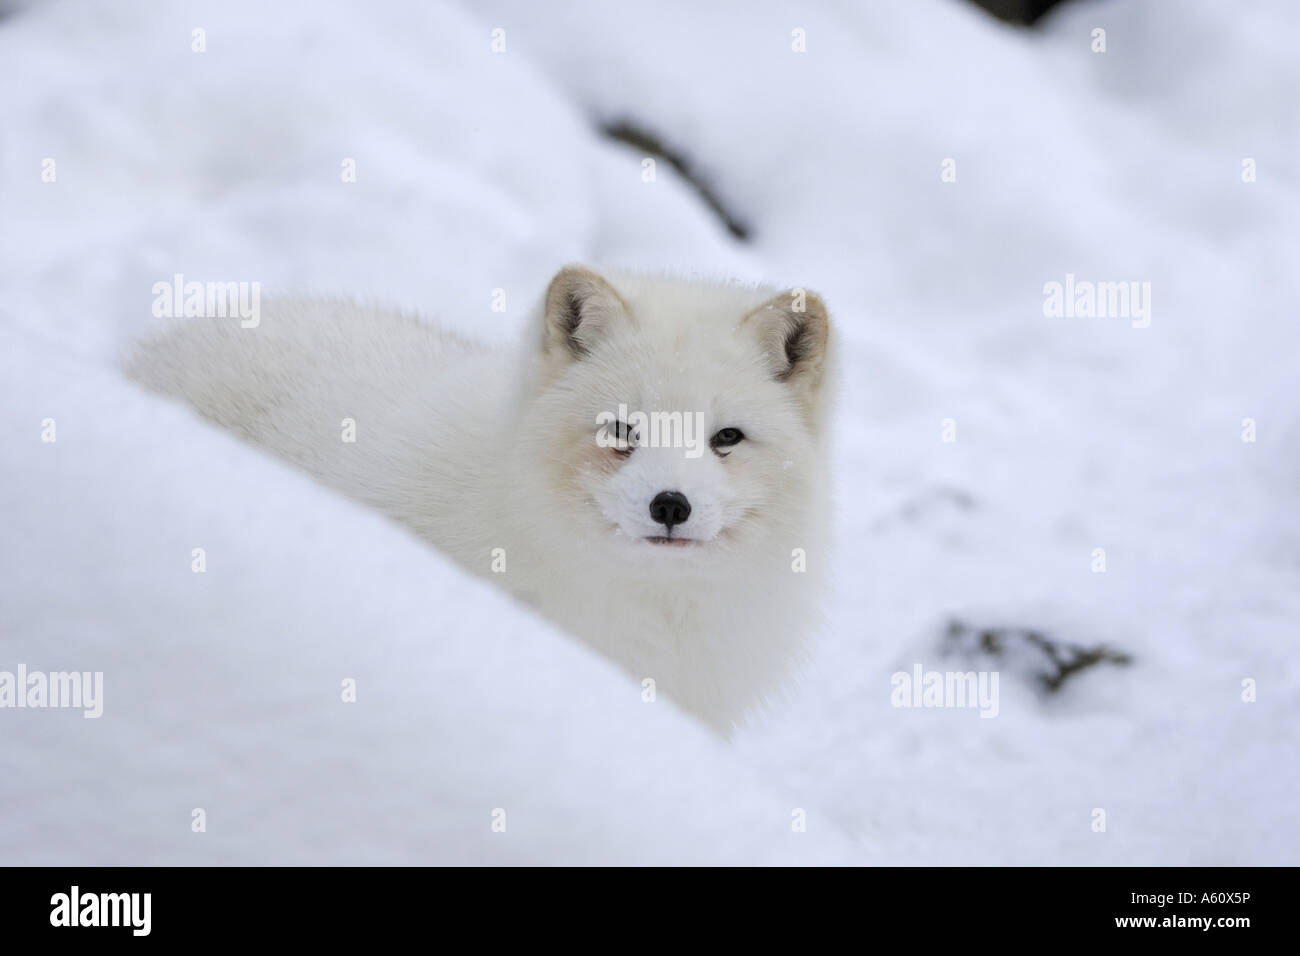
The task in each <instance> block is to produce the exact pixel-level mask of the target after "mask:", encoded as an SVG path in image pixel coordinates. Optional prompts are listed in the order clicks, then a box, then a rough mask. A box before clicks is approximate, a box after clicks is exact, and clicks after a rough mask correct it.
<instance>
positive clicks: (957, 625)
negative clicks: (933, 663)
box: [944, 620, 1133, 694]
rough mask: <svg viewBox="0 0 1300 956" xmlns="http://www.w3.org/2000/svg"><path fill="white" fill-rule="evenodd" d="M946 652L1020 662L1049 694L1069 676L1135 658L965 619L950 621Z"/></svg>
mask: <svg viewBox="0 0 1300 956" xmlns="http://www.w3.org/2000/svg"><path fill="white" fill-rule="evenodd" d="M944 653H945V654H949V653H956V654H962V655H965V656H982V657H996V658H1001V659H1003V660H1007V661H1010V662H1011V663H1012V665H1013V667H1014V666H1015V665H1017V664H1019V665H1021V666H1022V667H1023V668H1024V669H1025V670H1027V671H1028V672H1029V673H1030V674H1031V675H1032V677H1033V678H1035V679H1037V680H1038V681H1039V683H1040V684H1041V685H1042V687H1043V689H1044V690H1045V691H1047V692H1048V693H1049V694H1050V693H1054V692H1056V691H1058V690H1060V689H1061V685H1062V684H1064V683H1065V682H1066V681H1067V680H1068V679H1069V678H1071V677H1073V676H1074V675H1075V674H1077V673H1079V672H1080V671H1085V670H1088V669H1089V668H1091V667H1095V666H1096V665H1098V664H1115V665H1118V666H1121V667H1122V666H1125V665H1127V664H1131V663H1132V662H1133V658H1132V657H1130V656H1129V655H1128V654H1125V653H1124V652H1123V651H1117V650H1114V649H1112V648H1109V647H1106V646H1105V645H1104V644H1098V645H1097V646H1095V647H1082V646H1080V645H1078V644H1071V643H1068V642H1066V641H1058V640H1054V639H1052V638H1050V637H1048V636H1047V635H1046V634H1044V633H1043V632H1041V631H1037V630H1034V629H1032V628H1023V627H983V628H980V627H975V626H973V625H970V624H966V623H965V622H963V621H957V620H952V621H949V622H948V630H947V633H946V634H945V635H944Z"/></svg>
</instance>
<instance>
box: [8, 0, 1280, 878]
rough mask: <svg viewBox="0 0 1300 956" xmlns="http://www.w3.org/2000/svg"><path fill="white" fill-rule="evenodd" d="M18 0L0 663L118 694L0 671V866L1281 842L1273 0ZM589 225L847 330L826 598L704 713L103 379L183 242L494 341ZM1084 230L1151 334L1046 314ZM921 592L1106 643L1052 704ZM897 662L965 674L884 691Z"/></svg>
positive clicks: (1037, 851) (643, 261) (901, 858)
mask: <svg viewBox="0 0 1300 956" xmlns="http://www.w3.org/2000/svg"><path fill="white" fill-rule="evenodd" d="M6 7H7V8H8V9H9V10H11V13H10V14H9V15H8V16H7V17H6V18H5V19H0V63H3V64H4V76H5V78H6V82H4V83H3V84H0V130H2V131H3V132H2V134H0V347H2V351H0V429H3V443H2V444H0V518H2V525H0V528H2V530H3V538H2V539H0V671H3V670H13V669H14V668H15V667H16V666H17V665H18V664H19V663H23V664H25V665H26V666H27V667H28V668H30V669H33V670H35V669H40V670H45V671H57V670H66V669H77V670H92V671H93V670H102V671H103V672H104V682H105V703H104V715H103V717H101V718H100V719H98V720H84V719H83V718H82V717H81V716H80V714H78V713H73V712H55V711H39V710H8V709H0V862H9V863H13V862H21V863H47V862H60V863H74V862H90V863H110V862H123V863H135V862H196V863H201V862H238V861H258V862H273V861H281V862H331V861H340V862H341V861H368V862H398V861H400V862H421V861H424V862H540V861H547V862H597V861H609V862H667V861H682V862H810V863H819V862H863V863H975V862H990V863H1001V862H1023V863H1124V864H1129V863H1132V864H1142V863H1151V864H1180V863H1291V864H1295V863H1300V819H1297V818H1298V817H1300V811H1298V810H1297V806H1298V805H1300V801H1297V799H1296V796H1295V795H1296V792H1297V784H1298V783H1300V770H1298V769H1297V768H1298V767H1300V666H1297V664H1296V663H1295V659H1294V657H1293V656H1292V653H1291V651H1292V648H1293V647H1294V646H1295V643H1296V635H1297V633H1298V630H1297V628H1298V626H1300V625H1298V624H1297V622H1300V374H1298V373H1297V371H1296V364H1297V356H1298V355H1300V323H1298V322H1297V319H1298V318H1300V314H1298V313H1300V306H1297V303H1300V268H1298V266H1300V59H1297V58H1296V56H1295V55H1294V49H1293V48H1294V40H1295V38H1296V37H1297V36H1300V8H1297V7H1296V6H1295V5H1294V4H1292V3H1289V2H1288V0H1273V2H1258V3H1250V4H1247V3H1241V4H1235V5H1230V6H1225V5H1224V4H1222V3H1219V2H1215V0H1178V2H1174V0H1168V2H1155V0H1148V2H1135V0H1129V2H1123V0H1104V2H1077V3H1074V4H1067V5H1066V7H1065V8H1064V9H1063V10H1061V11H1060V12H1059V13H1057V14H1056V15H1054V16H1053V17H1051V18H1049V19H1048V21H1047V22H1046V23H1045V24H1044V25H1043V27H1042V29H1040V30H1036V31H1032V32H1027V31H1022V30H1017V29H1013V28H1009V27H1005V26H1002V25H1000V24H998V23H996V22H994V21H992V20H990V19H989V18H987V17H985V16H984V15H982V14H981V13H980V12H979V11H976V10H974V9H972V8H969V7H968V6H967V5H966V4H964V3H958V2H955V0H907V2H896V3H873V4H860V5H858V4H834V3H829V2H827V3H821V4H804V5H800V6H799V7H798V9H797V12H791V9H790V8H789V6H788V5H785V4H776V3H753V2H746V3H740V2H734V3H710V4H699V3H689V2H671V3H661V4H656V5H654V6H653V7H651V8H643V7H640V6H638V7H636V9H635V10H634V11H633V10H632V9H631V8H629V7H628V6H627V5H624V4H609V3H599V2H594V0H593V2H583V3H574V2H565V3H563V4H547V5H539V4H535V3H528V2H522V0H519V2H498V0H491V2H479V3H474V4H469V3H466V4H464V5H463V6H459V5H454V4H431V3H422V2H416V0H412V2H401V3H397V2H378V3H367V4H352V3H343V2H312V3H305V2H304V3H297V4H274V5H268V4H263V3H257V2H228V0H227V2H148V3H128V2H120V3H113V4H103V3H94V2H90V0H74V2H64V3H58V2H55V3H40V4H26V3H17V4H8V5H6ZM543 7H544V9H543ZM1099 28H1100V29H1104V30H1105V31H1106V33H1105V39H1106V50H1105V52H1104V53H1101V52H1094V51H1093V45H1094V43H1095V39H1094V30H1096V29H1099ZM196 29H197V30H202V31H203V33H202V34H201V38H202V41H203V45H204V47H205V49H204V50H203V52H195V51H194V49H193V45H194V44H195V42H196V41H195V33H194V31H195V30H196ZM496 30H501V31H504V32H503V33H496V34H495V43H496V46H497V48H498V50H499V49H500V46H501V43H502V42H504V50H503V51H500V52H494V49H493V47H494V31H496ZM797 30H801V31H803V34H802V36H803V38H804V42H805V46H806V50H805V52H794V51H793V50H792V43H793V42H795V40H794V38H793V37H792V33H793V31H797ZM620 120H625V121H631V122H633V123H635V124H636V125H637V126H639V127H641V128H643V129H645V130H646V131H648V132H650V133H653V134H654V135H656V136H658V137H659V138H661V139H662V140H663V141H664V142H666V143H668V144H670V145H671V147H672V148H673V149H675V150H677V151H679V152H681V153H682V154H684V155H685V156H687V157H688V158H689V159H690V160H691V162H692V165H693V166H694V167H695V168H696V169H698V170H699V171H700V174H701V175H702V176H704V177H705V178H706V179H707V180H708V181H709V183H710V185H711V186H712V188H714V189H715V191H716V192H717V193H718V194H719V195H720V196H721V199H722V201H723V202H724V204H725V205H726V206H727V207H728V208H729V209H730V210H732V211H733V212H734V213H735V214H736V216H737V217H738V218H740V219H741V220H743V221H744V222H745V223H747V224H748V225H749V226H750V228H751V230H752V238H751V241H749V242H738V241H736V240H735V239H733V238H732V237H731V236H729V235H728V234H727V232H726V231H725V229H723V227H722V226H721V224H720V223H719V221H718V220H717V218H716V217H715V216H714V215H713V213H712V212H711V211H710V210H709V209H708V208H707V207H706V206H705V204H704V203H702V202H701V201H700V199H699V197H698V196H697V195H696V193H695V191H694V190H693V188H691V186H690V185H689V184H688V183H686V182H684V181H683V180H682V178H681V177H679V176H678V175H677V174H676V173H674V172H673V170H672V169H671V168H670V167H669V166H668V164H667V163H665V162H659V163H658V166H657V169H656V173H657V175H656V178H655V181H653V182H645V181H643V178H642V169H643V166H642V161H643V159H644V158H645V157H644V156H643V154H641V153H639V152H637V151H636V150H634V149H632V148H630V147H628V146H626V145H623V144H621V143H617V142H613V141H611V140H609V139H608V138H605V137H603V136H601V135H600V134H599V132H598V127H599V125H600V124H601V123H607V122H614V121H620ZM349 159H350V160H353V161H355V168H356V181H355V182H344V181H343V177H342V176H341V171H342V169H343V168H344V164H345V162H346V161H347V160H349ZM48 160H52V161H53V167H52V169H53V171H54V179H53V181H52V182H48V181H44V180H45V179H48V178H49V170H50V169H51V166H50V164H49V163H48V162H47V161H48ZM949 160H951V163H949V162H947V161H949ZM1247 160H1251V161H1253V163H1250V164H1246V163H1245V161H1247ZM1244 164H1245V165H1247V166H1250V167H1251V168H1253V170H1254V173H1255V176H1254V181H1250V182H1247V181H1243V168H1244ZM954 172H955V181H946V180H952V179H953V175H952V174H953V173H954ZM43 173H44V175H43ZM570 260H582V261H588V262H593V263H596V264H630V265H634V266H640V267H651V268H656V267H675V268H682V269H687V270H691V271H699V272H706V273H725V274H730V275H738V276H744V277H751V278H758V277H761V278H764V279H767V280H769V281H773V282H785V283H789V284H794V285H806V286H809V287H811V288H815V289H817V290H818V291H819V292H821V293H822V294H823V296H824V297H825V298H826V300H827V301H828V303H829V304H830V306H831V308H832V312H833V315H834V316H835V319H836V321H837V332H838V334H839V339H840V343H841V347H842V363H843V371H844V375H843V393H842V402H841V410H840V415H839V418H838V436H837V437H838V441H837V460H836V476H837V484H838V509H837V514H838V515H839V519H838V522H837V531H838V536H837V549H836V561H835V568H834V573H835V577H836V590H835V596H834V600H833V604H832V607H831V614H830V619H831V626H830V628H829V631H828V633H827V635H826V638H825V641H824V643H823V645H822V646H821V648H820V651H819V653H818V655H817V657H816V660H815V662H814V665H813V667H812V668H811V669H810V672H809V673H808V674H807V675H805V677H804V679H803V681H802V682H801V684H800V685H799V688H798V690H797V692H796V693H795V695H794V699H793V700H792V701H791V702H790V703H789V704H788V705H787V706H785V707H783V708H781V709H779V710H777V711H776V712H774V713H773V714H771V715H770V716H769V717H767V718H766V719H765V720H764V721H763V722H762V723H760V724H757V725H755V726H752V727H750V728H748V729H746V730H745V731H744V732H743V733H742V734H741V735H740V736H739V737H738V739H736V740H735V741H734V742H732V743H729V744H723V743H721V742H719V741H716V740H714V739H712V738H711V737H710V736H709V735H708V734H707V733H705V732H704V731H703V730H701V729H699V728H698V727H696V726H694V725H693V724H692V723H691V722H690V721H688V720H687V719H685V718H684V717H682V716H680V715H678V714H677V713H675V712H674V711H673V710H672V709H671V707H670V705H668V704H667V703H666V702H664V701H662V700H661V701H658V702H656V703H654V704H653V705H647V704H644V703H642V701H641V698H640V689H639V688H637V687H636V686H634V685H632V684H630V683H629V682H627V681H625V680H624V678H622V677H621V676H620V675H619V674H618V673H617V672H616V671H615V670H614V669H613V668H612V667H610V666H609V665H607V664H606V663H604V662H603V661H600V660H598V659H596V658H595V657H593V656H592V655H591V654H590V653H588V652H587V651H586V650H585V649H584V648H582V647H580V646H578V645H576V644H575V643H574V642H572V641H571V640H569V639H568V638H566V637H564V636H563V635H561V634H558V633H557V632H555V631H554V630H553V629H552V628H550V627H548V626H546V625H545V624H543V623H541V622H539V621H537V620H536V619H534V618H532V617H531V616H530V615H529V614H528V612H527V611H525V610H523V609H521V608H518V607H516V606H515V605H513V604H512V603H510V602H509V601H508V600H506V599H504V598H503V597H501V596H500V595H498V594H496V593H495V592H493V591H491V590H489V589H488V588H486V586H484V585H482V584H481V583H478V582H474V581H470V580H468V579H466V578H465V577H464V576H463V575H462V574H461V573H460V572H459V571H457V570H456V569H454V568H453V567H451V566H450V565H449V564H448V563H447V562H446V561H445V560H443V559H442V558H441V556H440V555H438V554H436V553H434V552H431V551H429V550H428V549H427V548H425V547H423V546H422V545H420V544H418V543H417V542H415V541H414V540H413V539H411V538H410V537H409V536H407V535H406V534H405V533H404V532H402V531H401V530H400V529H397V528H394V527H392V526H390V525H387V524H386V523H385V522H384V521H383V520H382V519H380V518H379V517H377V516H375V515H372V514H369V513H367V512H366V511H365V510H364V509H361V508H360V507H358V506H355V505H353V504H351V503H349V502H347V501H344V500H341V499H339V498H337V497H336V496H334V495H332V494H330V493H329V492H327V491H325V490H323V489H321V488H319V487H317V486H315V485H314V484H312V483H311V482H310V481H309V480H308V479H306V478H305V477H304V476H302V475H300V474H298V473H296V472H294V471H292V470H291V469H289V468H287V467H285V466H283V465H281V464H279V463H276V462H272V461H269V460H267V459H265V458H264V457H262V456H260V455H259V454H257V453H256V452H255V451H253V450H252V449H249V448H247V447H245V446H243V445H241V444H239V443H238V442H237V441H235V440H234V439H232V438H230V437H229V436H226V435H224V434H222V433H219V432H216V431H214V430H213V429H211V428H209V427H207V426H206V425H204V424H202V423H200V422H199V421H198V420H197V419H195V418H194V416H192V415H191V414H190V413H189V412H187V411H186V410H184V409H182V408H179V407H175V406H171V405H169V404H167V403H165V402H162V401H160V400H158V399H156V398H154V397H152V396H147V395H144V394H142V393H141V392H139V391H138V390H137V389H135V388H134V387H133V386H131V385H130V384H129V383H127V382H126V381H125V380H123V379H122V378H121V376H120V375H119V374H118V373H117V372H116V371H115V362H116V359H117V357H118V356H119V355H120V354H121V352H122V350H123V349H124V348H125V346H126V344H127V343H129V342H130V341H131V339H132V338H133V337H134V336H136V335H139V334H140V333H142V332H144V331H146V330H147V329H149V328H150V326H151V324H152V323H153V322H154V321H155V320H154V319H153V318H152V315H151V308H150V307H151V304H152V301H153V293H152V291H151V290H152V287H153V285H154V283H155V282H158V281H160V280H166V279H169V278H170V277H171V276H173V275H174V274H176V273H182V274H184V275H185V276H187V277H191V278H198V279H203V280H231V281H258V282H260V283H261V285H262V288H263V290H264V294H268V295H269V294H271V293H273V292H274V293H284V292H295V291H298V292H310V293H316V294H320V293H325V294H338V295H346V296H351V297H358V298H365V299H369V300H374V301H380V302H384V303H391V304H396V305H401V306H406V307H411V308H414V309H418V310H419V311H420V312H421V313H423V314H425V315H428V316H431V317H438V318H439V319H440V320H441V321H444V322H447V323H451V324H454V325H456V326H457V327H459V328H462V329H464V330H466V331H467V332H470V333H471V334H475V335H480V336H483V337H486V338H504V337H508V336H510V335H512V334H514V333H515V332H516V331H517V330H518V328H519V325H520V323H521V322H522V320H523V317H524V313H525V311H526V309H527V308H528V306H529V305H530V304H531V302H532V300H533V299H534V298H535V297H536V296H537V295H538V294H539V293H540V291H541V289H542V287H543V284H544V283H545V281H546V279H547V278H548V277H549V276H550V274H551V273H553V272H554V270H555V269H556V268H557V267H558V266H559V265H561V264H563V263H564V262H566V261H570ZM1067 274H1070V275H1073V276H1075V277H1076V278H1077V279H1078V280H1083V281H1094V282H1120V281H1129V280H1133V281H1137V282H1140V283H1141V282H1149V283H1150V290H1151V292H1150V305H1151V309H1150V322H1149V325H1147V326H1146V327H1138V326H1141V325H1142V322H1141V321H1139V322H1137V324H1136V326H1135V322H1134V321H1133V320H1131V319H1129V318H1124V317H1107V318H1082V317H1049V316H1047V315H1045V313H1044V285H1045V284H1046V283H1050V282H1054V281H1055V282H1064V281H1065V279H1066V276H1067ZM497 289H503V290H505V295H506V302H507V309H506V311H505V312H497V311H493V309H492V303H493V290H497ZM47 419H53V420H54V423H55V425H54V427H55V429H56V434H57V440H56V441H54V442H48V441H42V433H43V432H47V431H48V426H47V425H45V424H43V423H44V422H45V421H46V420H47ZM1245 419H1250V420H1251V421H1252V422H1253V426H1254V431H1255V435H1254V437H1255V439H1256V440H1254V441H1243V430H1244V429H1245V428H1246V427H1247V426H1245V425H1243V420H1245ZM945 423H946V424H945ZM945 428H946V432H947V433H946V434H945ZM945 437H948V438H953V437H955V440H949V441H945V440H944V439H945ZM200 547H201V548H203V549H205V553H206V560H207V570H206V571H205V572H204V573H203V574H195V573H193V572H192V570H191V562H192V560H193V559H192V551H193V549H194V548H200ZM1096 549H1103V550H1104V560H1105V571H1104V573H1098V572H1097V571H1094V567H1096V566H1097V552H1096ZM950 620H958V621H960V622H963V623H964V624H967V625H969V626H971V627H973V628H975V629H980V628H993V627H1002V628H1010V629H1013V630H1014V629H1033V630H1035V631H1038V632H1041V633H1043V634H1044V635H1047V636H1048V637H1049V638H1050V639H1051V640H1052V641H1054V642H1057V643H1065V644H1068V643H1073V644H1079V645H1083V646H1093V645H1106V646H1108V647H1111V648H1114V649H1117V650H1119V651H1122V652H1124V653H1125V654H1127V655H1129V656H1130V658H1131V663H1129V664H1127V665H1123V666H1121V665H1113V664H1101V665H1098V666H1096V667H1093V668H1090V669H1088V670H1086V671H1084V672H1081V673H1080V674H1078V675H1077V676H1074V677H1072V678H1070V680H1068V681H1067V682H1066V683H1065V684H1064V685H1063V687H1062V688H1061V689H1060V690H1059V691H1058V692H1056V693H1053V694H1046V693H1044V692H1042V691H1040V690H1038V689H1037V688H1036V687H1035V685H1034V682H1033V680H1032V679H1031V678H1029V677H1027V676H1026V675H1025V673H1024V670H1023V667H1022V665H1021V664H1019V663H1018V662H1017V661H1016V660H1011V659H1005V658H975V659H974V662H973V663H972V662H971V659H967V658H956V657H945V656H944V655H943V651H944V648H945V638H944V635H945V630H946V628H947V625H948V622H949V621H950ZM958 662H960V665H959V663H958ZM917 664H920V665H921V666H923V667H924V668H926V669H928V670H935V669H937V670H944V669H966V668H967V667H968V666H969V667H972V668H977V669H997V670H1000V672H1001V682H1000V691H1001V696H1000V701H999V712H998V715H997V717H996V718H994V719H981V718H980V717H979V716H978V714H977V713H975V712H973V711H971V710H960V709H938V710H925V709H920V710H918V709H900V708H896V707H894V706H892V704H891V675H892V674H893V673H894V672H896V671H899V670H905V671H910V670H911V669H912V668H913V666H914V665H917ZM348 678H351V679H354V680H355V681H356V682H357V701H356V703H352V704H344V703H342V702H341V700H340V684H341V682H342V681H343V680H345V679H348ZM1248 679H1249V680H1253V681H1254V682H1255V688H1256V699H1255V700H1254V702H1250V703H1248V702H1245V701H1243V699H1242V697H1243V681H1245V680H1248ZM196 808H202V809H204V810H205V811H206V819H207V828H206V832H203V833H195V832H192V829H191V819H192V813H193V811H194V810H195V809H196ZM498 808H499V809H504V810H505V812H506V818H507V820H508V824H507V828H506V832H504V833H494V832H493V831H492V827H491V824H492V821H493V813H494V811H495V810H497V809H498ZM796 808H798V809H802V810H804V811H806V813H807V819H808V826H807V832H806V833H798V832H792V825H791V823H792V819H793V818H794V816H795V810H796ZM1097 810H1104V811H1105V821H1106V826H1105V831H1104V832H1097V830H1096V828H1095V826H1094V821H1095V820H1096V819H1098V817H1097V814H1096V811H1097Z"/></svg>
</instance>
